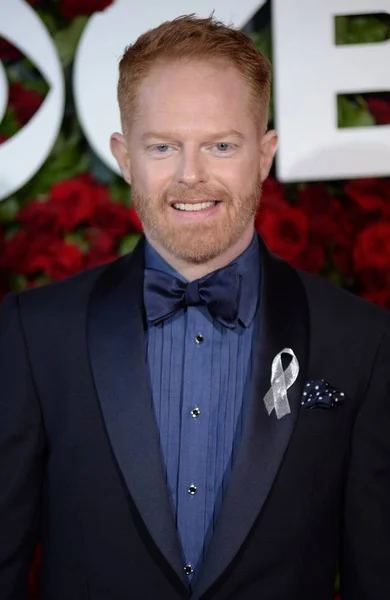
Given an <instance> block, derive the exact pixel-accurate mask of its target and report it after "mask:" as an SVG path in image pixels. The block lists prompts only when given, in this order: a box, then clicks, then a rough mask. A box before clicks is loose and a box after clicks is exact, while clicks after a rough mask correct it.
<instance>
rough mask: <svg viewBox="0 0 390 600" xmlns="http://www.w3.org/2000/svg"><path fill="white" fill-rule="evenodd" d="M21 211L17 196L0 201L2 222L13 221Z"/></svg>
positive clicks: (0, 220) (0, 218) (0, 219)
mask: <svg viewBox="0 0 390 600" xmlns="http://www.w3.org/2000/svg"><path fill="white" fill-rule="evenodd" d="M18 212H19V203H18V201H17V199H16V198H15V196H10V197H9V198H7V199H6V200H3V202H0V223H12V222H13V221H14V220H15V219H16V215H17V214H18Z"/></svg>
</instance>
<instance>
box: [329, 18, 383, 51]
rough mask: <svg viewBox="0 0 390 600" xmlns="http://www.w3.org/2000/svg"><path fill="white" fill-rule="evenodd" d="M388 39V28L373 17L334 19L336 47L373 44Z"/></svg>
mask: <svg viewBox="0 0 390 600" xmlns="http://www.w3.org/2000/svg"><path fill="white" fill-rule="evenodd" d="M389 37H390V27H389V25H388V24H387V23H386V22H385V21H382V20H381V19H378V17H375V16H374V15H367V16H349V17H347V16H339V17H336V18H335V38H336V45H337V46H341V45H345V44H374V43H376V42H384V41H386V40H388V39H389Z"/></svg>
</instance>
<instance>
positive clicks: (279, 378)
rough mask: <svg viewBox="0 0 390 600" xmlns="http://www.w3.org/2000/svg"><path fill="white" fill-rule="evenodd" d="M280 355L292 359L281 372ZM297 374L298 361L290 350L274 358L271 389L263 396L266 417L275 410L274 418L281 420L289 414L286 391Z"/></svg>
mask: <svg viewBox="0 0 390 600" xmlns="http://www.w3.org/2000/svg"><path fill="white" fill-rule="evenodd" d="M282 354H289V355H290V356H291V357H292V361H291V362H290V364H289V366H288V367H287V369H286V370H285V371H283V365H282ZM298 373H299V363H298V359H297V357H296V356H295V354H294V352H293V351H292V350H291V348H285V349H284V350H282V351H281V352H279V354H277V355H276V356H275V358H274V360H273V362H272V369H271V388H270V389H269V390H268V392H267V393H266V395H265V396H264V404H265V408H266V410H267V413H268V415H270V414H271V413H272V411H273V410H274V409H275V413H276V417H277V418H278V419H281V418H282V417H284V416H285V415H288V414H289V413H290V412H291V409H290V404H289V401H288V398H287V390H288V389H289V388H290V387H291V386H292V385H293V384H294V382H295V381H296V379H297V377H298Z"/></svg>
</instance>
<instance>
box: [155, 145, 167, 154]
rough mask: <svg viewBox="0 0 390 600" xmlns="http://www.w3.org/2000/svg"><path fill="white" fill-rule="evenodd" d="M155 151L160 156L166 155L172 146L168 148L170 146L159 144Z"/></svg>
mask: <svg viewBox="0 0 390 600" xmlns="http://www.w3.org/2000/svg"><path fill="white" fill-rule="evenodd" d="M154 149H155V150H156V152H157V153H158V154H166V153H167V152H168V150H169V149H170V146H168V144H157V145H156V146H155V147H154Z"/></svg>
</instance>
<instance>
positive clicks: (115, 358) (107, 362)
mask: <svg viewBox="0 0 390 600" xmlns="http://www.w3.org/2000/svg"><path fill="white" fill-rule="evenodd" d="M143 256H144V243H143V241H141V242H140V243H139V244H138V246H137V248H136V249H135V251H134V253H133V255H132V256H128V257H124V258H122V259H120V260H119V261H116V262H115V263H113V264H112V265H111V266H110V267H108V269H107V271H106V272H105V273H104V274H103V275H102V277H101V278H100V280H99V281H98V283H97V285H96V287H95V289H94V290H93V293H92V296H91V300H90V306H89V321H88V342H89V352H90V360H91V367H92V373H93V377H94V381H95V386H96V391H97V395H98V398H99V401H100V406H101V410H102V414H103V418H104V421H105V425H106V428H107V433H108V437H109V440H110V444H111V446H112V449H113V452H114V455H115V457H116V460H117V462H118V465H119V468H120V471H121V472H122V475H123V478H124V481H125V482H126V485H127V487H128V489H129V491H130V494H131V497H132V498H133V500H134V502H135V504H136V506H137V508H138V511H139V513H140V514H141V517H142V519H143V521H144V523H145V525H146V527H147V529H148V530H149V533H150V535H151V536H152V538H153V540H154V542H155V544H156V546H157V547H158V548H159V550H160V551H161V553H162V554H163V556H164V557H165V559H166V560H167V561H168V563H169V564H170V565H171V567H172V568H173V569H174V570H175V571H176V573H177V575H178V576H179V578H180V579H181V581H182V582H183V583H184V584H185V585H186V586H187V581H186V578H185V573H184V571H183V565H184V562H183V558H182V552H181V548H180V542H179V539H178V536H177V532H176V527H175V523H174V518H173V512H172V508H171V503H170V498H169V495H168V489H167V483H166V477H165V473H164V467H163V461H162V459H161V453H160V444H159V435H158V428H157V424H156V421H155V416H154V411H153V405H152V398H151V392H150V389H149V384H148V377H147V367H146V360H145V343H144V328H143V269H144V260H143Z"/></svg>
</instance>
